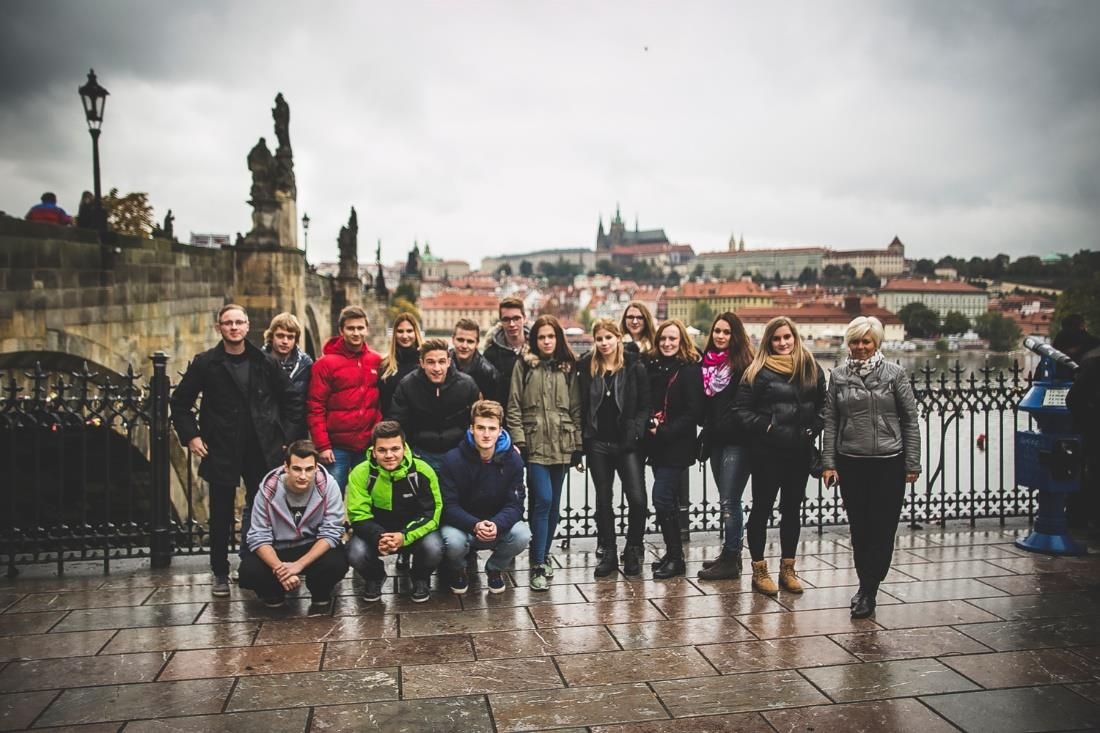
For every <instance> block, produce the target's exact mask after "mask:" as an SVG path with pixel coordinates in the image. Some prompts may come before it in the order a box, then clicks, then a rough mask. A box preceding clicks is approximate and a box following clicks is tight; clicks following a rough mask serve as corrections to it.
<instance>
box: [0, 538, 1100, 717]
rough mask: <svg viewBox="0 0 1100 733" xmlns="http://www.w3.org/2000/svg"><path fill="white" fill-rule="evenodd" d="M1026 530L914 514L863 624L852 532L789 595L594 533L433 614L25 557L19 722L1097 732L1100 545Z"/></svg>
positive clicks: (2, 640)
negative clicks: (635, 570) (854, 604)
mask: <svg viewBox="0 0 1100 733" xmlns="http://www.w3.org/2000/svg"><path fill="white" fill-rule="evenodd" d="M1026 531H1027V530H1026V527H1025V526H1024V525H1022V524H1013V525H1010V526H1009V527H1008V528H1002V527H1000V526H999V525H996V524H989V525H986V526H979V527H978V528H977V529H971V528H969V526H966V525H963V524H961V523H960V524H959V525H958V526H949V527H948V528H947V529H931V530H922V531H904V530H903V531H902V532H901V534H900V536H899V538H898V549H897V551H896V552H895V560H894V566H893V570H892V571H891V574H890V577H889V578H888V579H887V582H886V583H885V584H884V585H883V587H882V590H881V592H880V598H879V604H880V605H879V608H878V610H877V613H876V614H875V616H874V617H873V618H871V619H866V620H861V621H853V620H852V619H851V618H849V614H848V599H849V597H850V596H851V595H852V593H853V592H854V591H855V588H854V586H853V582H854V578H855V573H854V571H853V570H852V569H851V566H852V562H851V560H852V557H851V549H850V547H849V544H848V537H847V533H846V530H845V528H836V529H832V530H828V531H826V532H825V533H824V534H822V535H818V534H817V533H816V531H805V532H804V534H803V537H804V540H803V542H802V548H801V553H803V554H802V557H801V558H800V561H799V567H800V569H801V572H800V575H801V577H802V579H803V582H804V583H805V584H806V586H807V589H806V592H805V593H804V594H803V595H802V596H795V595H791V594H787V593H781V594H780V595H779V596H778V598H775V599H770V598H765V597H763V596H760V595H757V594H753V593H752V592H751V590H750V585H749V577H748V575H743V576H742V577H741V579H739V580H726V581H717V582H709V583H708V582H707V581H701V580H698V579H697V578H696V577H695V576H696V574H697V573H698V571H699V569H700V567H701V561H702V560H704V559H705V558H708V557H711V556H713V555H715V554H716V547H717V544H718V541H717V538H715V537H713V536H709V535H696V536H695V537H694V539H693V541H692V542H691V543H690V544H689V546H688V547H689V550H688V552H689V555H688V561H689V562H688V576H687V577H686V578H676V579H673V580H669V581H655V580H652V579H651V578H650V577H649V576H650V572H649V569H648V564H647V566H646V569H645V571H644V574H643V577H642V578H640V579H631V580H628V579H626V578H625V577H624V576H622V575H618V576H612V577H611V578H607V579H602V580H596V579H595V578H593V576H592V567H593V566H594V565H595V562H596V559H595V556H594V554H593V553H592V552H591V548H592V543H591V541H580V542H574V543H573V546H572V547H571V548H570V549H569V550H568V551H559V552H558V553H557V554H556V555H555V558H554V560H555V565H557V566H558V570H557V571H556V572H555V574H554V578H553V580H552V581H551V589H550V591H549V592H547V593H535V592H532V591H531V590H530V588H528V577H529V573H528V572H527V570H526V566H525V561H526V555H522V556H521V557H520V565H519V569H517V570H515V571H513V572H510V573H509V574H508V581H509V584H508V589H507V591H506V592H505V593H503V594H501V595H489V594H488V592H487V591H486V590H485V585H484V576H481V577H479V578H478V579H477V580H476V581H474V582H473V584H472V586H471V588H470V590H469V592H468V593H467V594H466V595H465V596H462V597H455V596H452V595H451V593H450V591H449V589H446V588H439V587H435V586H433V595H432V599H431V600H430V601H429V602H427V603H423V604H414V603H411V602H410V601H409V600H408V598H407V597H406V596H404V595H402V594H400V593H398V594H395V593H394V591H395V589H396V590H398V591H405V590H406V587H405V582H406V581H405V579H404V578H399V579H398V580H397V582H396V583H395V581H394V579H393V578H392V577H391V578H390V579H389V580H388V581H387V584H386V588H385V595H384V596H383V600H382V601H381V602H380V603H365V602H363V601H362V600H361V599H360V598H359V594H360V591H361V586H360V582H359V580H358V579H354V578H352V577H350V576H349V578H347V579H345V581H344V582H343V583H342V584H341V585H340V586H339V587H338V591H337V592H338V593H339V594H340V595H339V596H338V597H337V598H336V602H335V603H334V604H333V607H332V608H330V609H329V610H328V611H327V612H326V613H324V614H321V615H317V614H314V615H307V614H308V599H304V598H298V599H293V598H292V599H291V600H290V602H288V604H287V605H286V607H284V608H280V609H268V608H266V607H265V606H264V605H263V604H262V603H260V602H259V601H257V600H255V599H254V598H253V597H252V594H250V593H244V592H242V591H240V590H239V589H238V588H236V587H234V588H233V590H232V597H231V598H229V599H224V600H216V599H213V598H211V597H210V590H209V582H210V577H209V574H208V573H207V572H205V570H204V567H203V564H204V562H205V558H177V559H176V560H175V561H174V562H173V565H172V567H171V568H170V569H168V570H164V571H162V570H156V571H154V570H150V569H148V568H147V567H137V566H136V563H135V564H134V565H131V566H130V567H129V568H127V567H126V565H125V564H122V563H119V564H118V565H116V566H115V567H114V569H113V570H112V573H111V574H110V575H108V576H104V575H102V574H100V573H98V572H97V571H96V569H94V568H81V567H77V566H73V567H72V568H71V571H70V572H69V573H67V575H66V576H65V577H64V578H60V579H59V578H56V577H46V576H45V573H48V572H49V571H50V569H49V568H26V569H25V571H24V574H23V576H21V577H20V578H18V579H16V580H14V581H5V582H3V583H0V609H3V613H2V614H0V665H2V666H0V730H23V729H36V730H62V729H63V730H73V731H83V732H85V733H99V732H100V731H119V730H125V731H127V732H130V731H223V730H224V731H233V732H234V733H247V732H249V731H262V732H263V733H281V732H283V731H295V732H298V733H301V732H303V731H360V730H378V731H416V732H417V733H440V732H446V731H455V732H456V733H457V732H459V731H461V732H462V733H475V732H478V731H538V730H569V731H585V730H587V731H592V732H593V733H596V732H598V733H612V732H615V733H627V732H634V733H641V732H643V731H644V732H646V733H665V732H668V733H671V732H672V731H716V732H721V731H811V730H812V731H816V732H818V733H820V732H821V731H831V730H837V731H882V730H920V731H927V732H931V731H941V730H942V731H949V730H959V729H961V730H967V731H997V732H998V733H1004V732H1007V731H1046V730H1051V731H1054V730H1080V729H1093V730H1095V729H1100V554H1096V555H1090V556H1089V557H1085V558H1048V557H1043V556H1035V555H1031V554H1029V553H1026V552H1023V551H1021V550H1018V549H1016V548H1015V547H1014V546H1013V545H1012V540H1013V539H1014V538H1015V537H1016V536H1018V535H1020V534H1025V533H1026ZM648 539H649V542H650V544H649V546H648V549H649V555H650V557H648V558H647V560H648V559H655V558H656V556H657V550H658V549H659V548H658V547H657V546H656V545H653V544H652V543H653V541H654V540H656V538H655V537H650V538H648ZM769 549H770V551H771V553H770V554H773V555H774V553H775V552H777V551H778V547H777V546H769ZM1092 549H1093V551H1094V552H1097V550H1100V547H1097V545H1096V543H1093V547H1092ZM483 559H484V553H483ZM770 564H771V565H772V571H773V573H774V572H775V571H776V570H777V567H776V566H777V565H778V559H777V558H774V557H773V558H771V559H770ZM746 566H747V562H746ZM390 571H391V573H392V566H390ZM395 586H396V588H395Z"/></svg>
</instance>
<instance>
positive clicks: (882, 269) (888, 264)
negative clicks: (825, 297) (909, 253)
mask: <svg viewBox="0 0 1100 733" xmlns="http://www.w3.org/2000/svg"><path fill="white" fill-rule="evenodd" d="M829 265H834V266H836V267H844V265H849V266H850V267H851V268H852V269H853V270H855V271H856V275H862V274H863V271H864V270H865V269H868V268H870V270H871V271H872V272H874V273H875V274H876V275H878V276H879V277H896V276H898V275H901V274H902V273H903V272H905V245H904V244H902V243H901V240H900V239H898V238H897V237H894V241H892V242H890V244H888V245H886V249H847V250H829V251H828V252H826V254H825V259H824V261H823V266H824V267H828V266H829Z"/></svg>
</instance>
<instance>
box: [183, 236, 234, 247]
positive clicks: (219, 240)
mask: <svg viewBox="0 0 1100 733" xmlns="http://www.w3.org/2000/svg"><path fill="white" fill-rule="evenodd" d="M231 243H232V240H230V238H229V235H228V234H196V233H195V232H191V241H190V244H193V245H195V246H196V247H215V248H216V247H228V246H229V245H230V244H231Z"/></svg>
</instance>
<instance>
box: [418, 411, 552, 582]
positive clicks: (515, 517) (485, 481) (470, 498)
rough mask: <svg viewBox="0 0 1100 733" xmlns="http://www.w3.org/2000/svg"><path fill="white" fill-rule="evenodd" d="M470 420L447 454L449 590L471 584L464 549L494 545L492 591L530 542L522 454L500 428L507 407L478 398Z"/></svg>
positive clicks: (489, 567)
mask: <svg viewBox="0 0 1100 733" xmlns="http://www.w3.org/2000/svg"><path fill="white" fill-rule="evenodd" d="M470 414H471V422H472V425H471V427H470V429H469V430H468V431H466V437H465V438H464V439H463V440H462V442H461V443H459V445H458V447H457V448H454V449H453V450H451V451H449V452H448V453H447V455H445V456H444V457H443V465H442V467H441V469H440V477H439V478H440V485H441V487H442V491H443V530H442V533H443V543H444V554H445V556H446V559H447V570H448V573H449V574H450V578H451V592H453V593H454V594H455V595H462V594H463V593H465V592H466V589H467V588H468V587H469V579H468V578H467V575H466V555H467V553H469V552H470V550H471V549H473V550H492V551H493V552H492V554H491V555H490V556H489V559H488V561H486V563H485V574H486V576H487V578H488V586H489V592H490V593H501V592H503V591H504V575H503V572H502V571H504V570H505V569H506V568H507V567H508V564H509V563H510V562H511V561H512V558H514V557H515V556H516V555H518V554H519V553H521V552H523V550H524V548H525V547H527V545H528V543H530V542H531V530H530V528H529V527H528V526H527V523H526V522H524V521H522V520H523V499H524V496H525V494H526V491H525V489H524V485H523V459H522V458H520V455H519V451H517V450H516V449H515V448H513V447H512V439H511V438H510V437H508V433H507V431H505V430H503V429H502V428H501V422H502V420H503V419H504V408H503V407H501V406H500V403H499V402H493V401H492V400H479V401H478V402H475V403H474V406H473V408H472V409H471V410H470Z"/></svg>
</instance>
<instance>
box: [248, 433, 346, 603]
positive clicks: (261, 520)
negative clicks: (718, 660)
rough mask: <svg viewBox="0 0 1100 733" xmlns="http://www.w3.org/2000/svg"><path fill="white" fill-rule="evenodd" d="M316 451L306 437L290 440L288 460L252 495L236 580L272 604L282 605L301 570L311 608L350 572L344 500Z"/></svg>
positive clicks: (299, 578) (298, 582)
mask: <svg viewBox="0 0 1100 733" xmlns="http://www.w3.org/2000/svg"><path fill="white" fill-rule="evenodd" d="M319 455H320V454H319V453H318V452H317V449H316V448H315V447H314V445H313V443H311V442H310V441H308V440H297V441H295V442H293V443H291V444H290V445H289V446H288V447H287V449H286V462H285V463H284V464H283V465H282V466H280V467H278V468H276V469H275V470H273V471H271V472H270V473H268V474H267V476H265V477H264V480H263V481H262V482H261V483H260V490H259V492H257V494H256V497H255V499H253V503H252V523H251V525H250V526H249V529H248V536H247V538H246V542H247V543H248V549H249V552H246V553H245V555H244V557H243V558H241V569H240V586H241V587H242V588H247V589H249V590H254V591H256V595H258V596H259V597H260V598H261V599H262V600H263V602H264V603H266V604H267V605H268V606H270V607H271V608H277V607H279V606H281V605H283V603H284V602H285V601H286V594H287V592H288V591H291V590H294V589H296V588H298V587H299V586H301V584H302V579H303V576H304V578H305V584H306V587H307V588H309V593H310V596H311V597H312V600H313V605H312V608H313V610H324V609H326V608H328V606H329V604H330V603H331V602H332V589H333V588H334V587H335V586H336V584H337V583H339V582H340V581H341V580H342V579H343V577H344V576H345V575H346V574H347V572H348V560H347V557H346V556H345V554H344V547H343V545H342V544H341V539H342V538H343V535H344V501H343V499H341V497H340V486H339V485H338V484H337V483H336V480H335V479H334V478H333V477H332V474H330V473H329V472H328V471H326V470H325V469H324V468H322V467H321V466H319V465H317V459H318V458H319Z"/></svg>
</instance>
